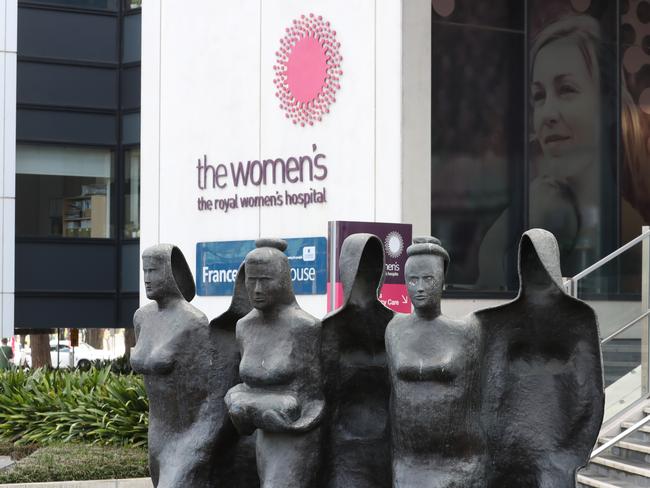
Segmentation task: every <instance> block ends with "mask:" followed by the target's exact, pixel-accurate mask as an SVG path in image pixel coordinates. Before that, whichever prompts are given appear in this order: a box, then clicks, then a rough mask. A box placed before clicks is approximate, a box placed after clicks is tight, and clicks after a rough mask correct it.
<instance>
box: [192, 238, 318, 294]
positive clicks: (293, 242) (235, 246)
mask: <svg viewBox="0 0 650 488" xmlns="http://www.w3.org/2000/svg"><path fill="white" fill-rule="evenodd" d="M286 241H287V250H286V251H285V254H286V255H287V257H288V258H289V265H290V266H291V280H292V282H293V289H294V291H295V293H296V295H324V294H325V293H326V292H327V239H326V238H325V237H302V238H295V239H286ZM253 249H255V241H252V240H251V241H224V242H197V244H196V293H197V295H199V296H230V295H232V293H233V290H234V287H235V279H236V278H237V271H238V270H239V266H240V265H241V263H242V262H243V261H244V258H245V257H246V254H248V253H249V252H250V251H252V250H253Z"/></svg>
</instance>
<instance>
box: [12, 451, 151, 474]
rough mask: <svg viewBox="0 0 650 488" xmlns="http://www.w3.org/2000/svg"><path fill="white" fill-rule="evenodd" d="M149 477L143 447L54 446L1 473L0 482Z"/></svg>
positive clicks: (37, 452) (145, 453) (145, 452)
mask: <svg viewBox="0 0 650 488" xmlns="http://www.w3.org/2000/svg"><path fill="white" fill-rule="evenodd" d="M147 476H149V470H148V468H147V451H146V450H145V449H142V448H124V447H107V446H103V447H100V446H89V445H80V444H66V445H54V446H46V447H42V448H40V449H39V450H38V451H36V452H35V453H33V454H32V455H31V456H29V457H26V458H24V459H23V460H21V461H19V462H18V463H16V465H15V466H14V467H12V468H10V469H9V470H8V471H3V472H0V483H35V482H41V481H68V480H101V479H120V478H141V477H147Z"/></svg>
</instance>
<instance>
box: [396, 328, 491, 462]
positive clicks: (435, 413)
mask: <svg viewBox="0 0 650 488" xmlns="http://www.w3.org/2000/svg"><path fill="white" fill-rule="evenodd" d="M480 340H481V339H480V334H479V330H478V328H477V327H475V326H474V325H473V324H471V323H465V322H462V321H459V320H452V319H450V318H448V317H445V316H438V317H436V318H435V319H434V320H425V319H422V318H419V317H417V316H416V315H410V316H406V315H400V316H397V317H396V318H395V319H393V321H391V323H390V324H389V326H388V328H387V330H386V345H387V350H388V354H389V361H390V374H391V382H392V393H393V394H392V397H391V402H392V405H391V410H392V412H393V419H394V420H393V436H394V442H395V443H396V445H397V446H398V448H399V450H400V451H403V452H405V453H406V452H413V453H416V452H417V453H418V454H423V453H425V452H429V453H440V454H444V455H445V456H454V455H455V453H456V452H464V453H467V452H468V451H472V450H474V448H475V450H476V452H480V450H481V449H482V441H481V432H480V427H479V423H478V420H477V417H478V415H479V412H480V411H479V408H480V377H479V371H478V357H479V356H478V355H479V353H480ZM474 444H476V445H475V446H474V447H472V446H473V445H474Z"/></svg>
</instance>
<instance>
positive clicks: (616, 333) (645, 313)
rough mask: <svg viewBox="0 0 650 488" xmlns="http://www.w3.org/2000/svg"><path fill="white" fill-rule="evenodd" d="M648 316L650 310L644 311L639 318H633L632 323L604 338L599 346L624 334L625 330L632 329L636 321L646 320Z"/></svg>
mask: <svg viewBox="0 0 650 488" xmlns="http://www.w3.org/2000/svg"><path fill="white" fill-rule="evenodd" d="M648 315H650V310H646V311H645V312H644V313H642V314H641V315H640V316H638V317H637V318H635V319H634V320H633V321H632V322H628V323H627V324H625V325H624V326H623V327H621V328H620V329H618V330H617V331H616V332H614V333H613V334H610V335H608V336H607V337H605V338H604V339H603V340H601V341H600V344H601V345H603V344H605V343H606V342H609V341H611V340H612V339H613V338H614V337H616V336H617V335H619V334H620V333H622V332H625V331H626V330H627V329H629V328H630V327H632V326H633V325H634V324H636V323H637V322H638V321H640V320H643V319H644V318H646V317H647V316H648Z"/></svg>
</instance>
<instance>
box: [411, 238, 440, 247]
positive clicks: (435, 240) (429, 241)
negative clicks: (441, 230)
mask: <svg viewBox="0 0 650 488" xmlns="http://www.w3.org/2000/svg"><path fill="white" fill-rule="evenodd" d="M413 244H437V245H439V246H440V245H442V243H441V242H440V239H438V238H437V237H433V236H420V237H414V238H413Z"/></svg>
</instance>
